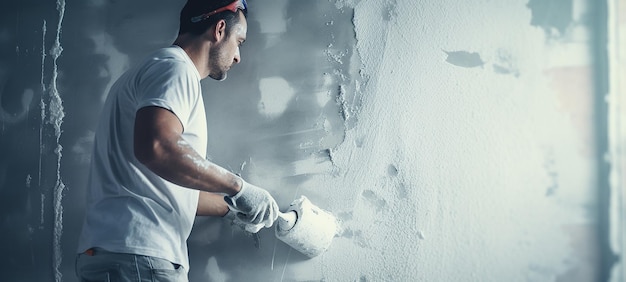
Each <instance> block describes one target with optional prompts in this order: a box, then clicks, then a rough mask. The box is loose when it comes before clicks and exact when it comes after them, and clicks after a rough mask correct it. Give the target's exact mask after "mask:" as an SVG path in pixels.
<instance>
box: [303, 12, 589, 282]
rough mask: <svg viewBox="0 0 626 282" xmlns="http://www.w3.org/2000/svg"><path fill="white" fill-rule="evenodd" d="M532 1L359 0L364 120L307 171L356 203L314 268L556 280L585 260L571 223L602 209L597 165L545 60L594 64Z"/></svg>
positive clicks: (318, 183)
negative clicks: (454, 54) (463, 60)
mask: <svg viewBox="0 0 626 282" xmlns="http://www.w3.org/2000/svg"><path fill="white" fill-rule="evenodd" d="M526 3H527V1H521V0H520V1H503V2H498V1H492V2H485V1H481V2H480V5H478V4H477V3H476V2H472V3H462V4H461V3H459V2H458V1H437V2H429V1H413V0H398V1H374V0H363V1H359V2H358V3H357V4H356V7H355V13H354V23H355V25H356V34H357V39H358V44H357V47H358V51H359V54H360V56H361V58H362V64H363V65H362V68H361V72H362V73H363V75H364V76H365V77H368V78H369V81H368V84H367V85H366V86H365V89H363V91H364V93H365V95H364V98H363V105H362V108H361V109H360V111H359V112H358V116H359V122H358V124H357V126H356V127H355V128H354V130H350V131H347V132H346V140H345V141H344V142H343V143H342V144H341V145H340V146H339V147H338V148H336V149H335V150H333V158H332V159H333V163H334V165H336V166H337V167H338V169H339V171H340V173H339V175H338V177H328V176H323V175H320V176H316V175H314V176H312V178H311V179H309V180H308V181H307V182H306V183H305V184H303V185H302V186H303V187H315V188H309V189H310V190H309V189H303V191H302V193H303V194H305V195H306V194H307V193H311V191H315V192H316V193H321V194H323V195H332V196H331V197H329V200H328V202H326V207H327V209H328V210H331V211H333V212H334V213H336V214H337V213H341V212H344V213H349V214H350V215H351V217H350V218H349V219H348V220H347V221H346V222H344V228H346V230H349V231H351V233H346V232H344V235H343V236H344V237H341V238H339V239H337V240H335V241H334V242H333V245H332V246H331V248H330V249H329V251H328V252H327V253H326V254H325V255H324V259H323V262H321V261H316V262H311V264H313V265H315V266H310V267H311V268H310V269H322V274H321V276H322V277H326V278H327V279H330V280H333V281H356V280H359V279H365V280H367V281H466V280H468V279H469V280H477V281H480V280H485V279H487V280H493V281H526V280H527V279H529V280H531V281H551V280H555V279H556V277H558V276H559V275H561V274H563V273H565V272H566V271H568V270H569V269H571V268H576V267H577V265H578V264H580V263H582V262H581V261H577V258H576V256H577V250H576V249H575V248H574V246H572V244H571V241H570V240H571V239H570V238H571V237H570V236H571V235H570V234H568V233H567V232H566V231H565V230H564V227H565V226H568V225H572V224H593V223H594V221H595V218H594V217H593V216H590V208H589V207H593V206H594V204H595V200H596V198H595V193H596V191H595V189H594V183H595V180H596V179H595V177H596V172H595V168H594V163H593V158H588V157H586V156H582V155H581V154H580V153H579V149H580V148H581V147H584V146H586V144H584V142H583V140H581V138H580V135H579V130H578V129H577V128H576V127H575V125H573V124H572V122H571V121H570V119H569V116H567V113H564V112H560V111H559V110H558V108H557V107H556V105H557V101H558V97H557V95H556V93H555V92H554V90H553V89H552V88H551V87H550V85H549V81H548V79H547V78H546V77H545V73H544V70H545V69H546V68H548V67H550V66H553V65H555V64H557V63H552V62H553V61H558V65H580V64H586V63H588V61H586V60H584V59H583V60H575V61H570V62H569V64H568V63H567V61H568V60H569V59H571V58H572V57H573V56H576V55H578V56H579V57H583V58H587V56H588V55H587V54H586V51H587V50H588V49H587V48H583V47H580V46H575V47H576V48H571V49H567V52H566V54H559V55H556V54H554V53H553V52H552V50H555V49H554V47H550V46H548V43H547V42H546V39H545V36H544V34H543V31H542V30H540V29H538V28H535V27H532V26H530V24H529V22H530V13H529V10H528V8H527V7H526V6H525V5H526ZM337 4H338V5H349V4H347V2H346V1H339V2H338V3H337ZM387 10H389V11H390V12H389V15H390V19H389V21H385V20H384V17H381V11H387ZM381 31H382V35H381ZM550 44H557V45H558V44H559V43H554V42H552V43H550ZM583 45H584V43H583ZM559 46H562V45H559ZM562 49H563V48H561V49H560V50H562ZM442 50H464V51H467V52H477V53H479V54H480V55H481V56H483V58H493V57H495V56H496V54H498V52H502V50H506V53H507V54H510V56H511V58H512V60H511V62H513V63H514V66H513V67H515V69H516V70H518V71H519V74H520V75H519V77H515V76H506V75H501V74H496V73H494V72H493V70H492V69H491V68H487V67H483V68H480V67H479V68H473V69H467V68H460V67H456V66H453V65H450V64H448V63H446V62H445V54H444V53H443V52H442ZM561 57H562V58H561ZM486 63H487V64H491V63H492V62H490V61H487V62H486ZM589 95H592V93H589ZM354 144H361V145H360V146H358V147H357V146H354ZM548 152H551V153H548ZM550 158H552V159H553V160H552V161H553V162H552V165H551V166H550V167H548V168H546V162H547V160H548V159H550ZM390 165H393V166H394V167H395V168H396V169H397V172H396V173H397V175H395V174H396V173H393V175H389V166H390ZM554 175H556V177H555V176H554ZM555 184H556V185H557V186H556V187H558V188H556V190H555V192H554V194H553V195H551V196H547V195H546V193H547V192H546V191H547V190H548V188H549V187H551V186H552V185H555ZM591 209H593V208H591ZM591 214H593V213H591ZM346 234H352V235H349V236H348V235H346ZM424 234H428V236H427V237H426V236H425V235H424ZM422 239H423V240H422ZM350 258H359V259H358V262H356V263H355V261H354V260H353V259H350ZM293 269H297V272H298V273H299V275H301V276H303V277H307V278H310V279H317V278H318V277H319V276H320V275H319V274H313V273H311V272H312V271H309V272H306V270H305V269H303V268H298V267H297V266H294V268H293ZM450 270H453V271H450ZM304 272H306V273H308V274H309V275H310V276H306V275H305V274H304Z"/></svg>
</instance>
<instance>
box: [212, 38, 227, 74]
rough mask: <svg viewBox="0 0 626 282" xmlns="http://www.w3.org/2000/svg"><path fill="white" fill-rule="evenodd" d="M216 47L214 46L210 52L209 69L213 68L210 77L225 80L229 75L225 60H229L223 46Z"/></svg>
mask: <svg viewBox="0 0 626 282" xmlns="http://www.w3.org/2000/svg"><path fill="white" fill-rule="evenodd" d="M216 47H217V48H213V49H211V51H210V52H209V67H210V68H209V69H210V70H211V72H210V73H209V77H210V78H212V79H215V80H217V81H224V80H226V77H227V76H228V73H227V71H228V69H227V68H226V67H225V66H224V65H225V64H223V62H226V61H227V60H226V59H225V57H224V52H222V48H221V47H220V46H216Z"/></svg>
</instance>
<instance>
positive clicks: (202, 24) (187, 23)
mask: <svg viewBox="0 0 626 282" xmlns="http://www.w3.org/2000/svg"><path fill="white" fill-rule="evenodd" d="M232 2H233V0H188V1H187V3H186V4H185V6H184V7H183V9H182V10H181V11H180V27H179V30H178V34H184V33H191V34H193V35H200V34H202V33H204V32H206V31H207V30H208V29H209V28H211V27H212V26H213V25H215V24H216V23H217V22H218V21H220V20H224V21H225V22H226V35H227V36H228V35H229V34H230V30H231V28H232V27H233V26H235V25H236V24H237V23H239V13H240V12H242V13H243V15H244V17H245V16H246V15H247V11H240V10H238V11H237V13H233V12H232V11H224V12H220V13H217V14H215V15H212V16H210V17H209V18H208V19H206V20H203V21H199V22H197V23H194V22H192V21H191V18H193V17H196V16H199V15H202V14H204V13H208V12H211V11H214V10H217V9H219V8H221V7H224V6H226V5H228V4H230V3H232Z"/></svg>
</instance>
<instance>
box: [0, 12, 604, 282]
mask: <svg viewBox="0 0 626 282" xmlns="http://www.w3.org/2000/svg"><path fill="white" fill-rule="evenodd" d="M183 3H184V2H183V1H180V0H179V1H166V0H150V1H147V0H134V1H113V0H89V1H67V2H65V1H62V0H58V1H57V2H55V1H53V0H49V1H43V0H37V1H35V0H28V1H12V2H10V3H7V4H5V5H4V7H3V9H2V10H1V11H0V43H1V44H0V48H2V49H1V50H0V95H1V96H0V98H1V100H0V119H1V120H0V122H1V124H0V156H1V157H0V219H1V220H0V228H1V230H0V234H2V240H1V243H0V251H1V252H2V253H3V255H2V256H1V257H2V258H1V259H0V280H2V281H76V278H75V275H74V257H75V249H76V242H77V237H78V230H79V227H80V224H81V220H82V215H83V211H84V196H85V184H86V177H87V175H86V173H87V166H88V164H89V160H90V149H91V146H92V143H93V138H94V137H93V131H94V128H95V124H96V122H97V120H98V116H99V115H98V113H99V110H100V108H101V106H102V103H103V101H104V98H105V97H106V93H107V90H108V88H109V87H110V85H111V84H112V83H113V81H114V80H115V79H116V78H117V77H118V76H119V75H120V74H121V73H122V72H123V71H124V70H125V69H127V68H128V67H129V66H130V65H132V64H134V63H135V62H137V61H138V60H140V59H141V58H143V56H145V55H146V54H147V53H148V52H150V51H151V50H154V49H155V48H159V47H162V46H167V45H169V44H170V43H171V42H172V40H173V39H174V37H175V35H176V32H177V17H178V11H179V9H180V7H182V5H183ZM249 8H250V13H249V29H248V40H247V41H246V43H245V45H244V47H243V48H242V50H241V52H242V53H241V55H242V63H241V64H239V65H237V66H235V67H234V69H233V70H232V71H231V72H230V73H229V77H228V79H227V80H226V81H224V82H216V81H211V80H206V81H203V84H202V86H203V91H204V93H205V97H206V98H205V103H206V107H207V119H208V123H209V143H210V144H209V147H208V150H209V151H208V152H209V156H210V158H211V160H212V161H214V162H215V163H217V164H220V165H222V166H223V167H225V168H227V169H229V170H231V171H233V172H236V173H240V174H241V175H242V176H243V177H245V178H246V179H247V180H249V181H250V182H252V183H255V184H257V185H260V186H262V187H265V188H267V189H268V190H269V191H270V192H271V193H272V194H273V195H274V196H275V197H276V199H277V201H278V202H279V204H280V205H281V207H282V208H286V207H287V206H288V205H289V203H290V202H291V201H292V200H293V199H295V198H296V197H298V196H299V195H306V196H307V197H308V198H309V199H311V201H312V202H313V203H315V204H317V205H318V206H320V207H322V208H324V209H326V210H328V211H331V212H332V213H333V214H335V215H336V216H337V217H338V218H339V219H340V220H341V232H340V233H339V234H338V236H337V237H336V238H335V240H334V242H333V244H332V245H331V248H330V249H329V250H328V252H327V253H325V254H323V255H322V256H320V257H317V258H314V259H307V258H306V257H304V256H303V255H301V254H299V253H297V252H296V251H293V250H291V249H290V248H289V247H288V246H286V245H285V244H283V243H282V242H280V241H278V240H276V238H275V237H274V234H273V230H263V231H262V232H260V233H259V235H258V236H250V235H248V234H245V233H243V232H241V231H239V230H235V229H233V228H231V227H230V226H228V225H227V224H226V223H224V222H222V221H221V220H220V219H214V218H198V219H197V222H196V224H195V227H194V231H193V233H192V235H191V237H190V239H189V245H190V256H191V270H190V278H191V281H601V280H603V279H605V278H606V277H608V274H609V268H610V266H611V264H612V263H613V262H614V257H613V256H612V253H613V251H612V250H610V248H609V247H608V242H607V240H608V234H607V232H608V226H607V222H608V208H607V205H608V202H609V195H608V193H607V191H608V189H609V187H608V170H607V167H606V163H605V162H604V160H603V153H604V152H605V151H606V149H607V148H606V146H607V145H606V138H607V137H606V136H607V133H606V124H605V122H604V120H605V119H606V114H607V113H606V106H605V105H604V104H603V103H604V101H603V97H604V95H605V94H606V85H607V84H608V82H607V81H608V78H607V75H606V71H607V70H608V67H607V64H606V60H605V59H606V58H605V57H606V50H605V49H603V48H602V43H603V42H605V41H603V37H602V35H603V34H604V35H606V30H604V29H603V28H602V27H603V25H605V24H606V19H605V14H606V6H605V5H602V4H597V3H596V2H594V4H593V5H592V4H591V2H588V1H584V0H549V1H548V0H543V1H538V0H530V1H526V0H507V1H481V0H470V1H463V2H459V1H449V0H443V1H426V0H417V1H416V0H386V1H377V0H330V1H313V0H291V1H288V0H271V1H256V0H250V3H249Z"/></svg>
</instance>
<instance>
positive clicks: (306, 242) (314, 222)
mask: <svg viewBox="0 0 626 282" xmlns="http://www.w3.org/2000/svg"><path fill="white" fill-rule="evenodd" d="M277 222H278V224H276V237H277V238H278V239H279V240H281V241H283V242H285V243H286V244H287V245H289V246H291V247H292V248H294V249H296V250H297V251H299V252H301V253H302V254H304V255H306V256H308V257H309V258H313V257H316V256H318V255H320V254H321V253H323V252H324V251H326V250H327V249H328V247H329V246H330V243H331V242H332V240H333V238H334V237H335V235H336V234H337V232H338V222H337V219H336V218H335V217H334V216H333V215H332V214H330V213H329V212H327V211H325V210H322V209H320V208H319V207H317V206H315V205H313V204H312V203H311V201H309V199H307V198H306V197H305V196H301V197H300V198H299V199H296V200H295V201H293V202H292V203H291V205H290V206H289V210H288V211H287V212H285V213H279V215H278V220H277Z"/></svg>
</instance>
